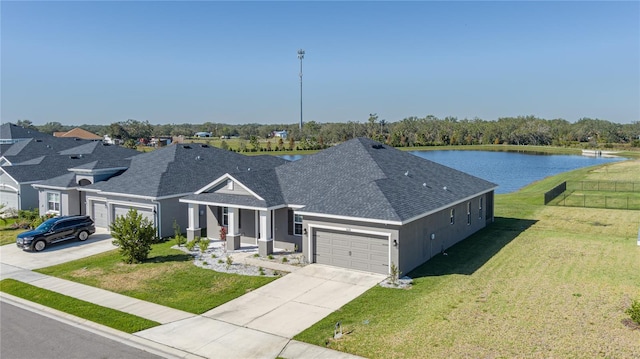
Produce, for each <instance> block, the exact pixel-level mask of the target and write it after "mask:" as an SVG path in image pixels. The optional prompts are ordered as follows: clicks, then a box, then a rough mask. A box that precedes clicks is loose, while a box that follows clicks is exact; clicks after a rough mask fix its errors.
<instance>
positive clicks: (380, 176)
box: [185, 138, 497, 223]
mask: <svg viewBox="0 0 640 359" xmlns="http://www.w3.org/2000/svg"><path fill="white" fill-rule="evenodd" d="M233 178H234V179H235V180H237V181H238V182H240V183H241V184H242V185H244V186H245V187H247V188H248V189H249V190H250V191H251V192H253V193H254V194H255V195H256V196H253V197H254V198H256V199H259V198H258V196H259V197H260V198H262V199H263V202H264V207H267V208H269V207H275V206H278V205H287V206H294V207H298V206H300V207H301V208H300V209H299V210H298V211H299V212H300V213H302V214H313V215H320V216H336V217H341V218H357V219H370V220H376V221H386V222H389V223H407V222H410V221H412V220H414V219H417V218H419V217H420V216H424V215H425V214H426V213H430V212H433V211H437V210H440V209H442V208H443V207H446V206H450V205H451V204H454V203H460V202H462V201H465V200H469V199H471V198H472V197H475V196H477V195H478V194H481V193H486V192H489V191H491V190H493V189H495V188H496V187H497V185H496V184H494V183H491V182H488V181H485V180H483V179H480V178H477V177H474V176H471V175H469V174H466V173H464V172H461V171H458V170H455V169H453V168H449V167H447V166H443V165H440V164H437V163H435V162H432V161H429V160H426V159H423V158H420V157H418V156H415V155H412V154H410V153H407V152H403V151H399V150H397V149H395V148H393V147H390V146H386V145H383V144H381V143H378V142H375V141H373V140H370V139H366V138H357V139H353V140H350V141H347V142H345V143H342V144H340V145H338V146H335V147H332V148H329V149H327V150H324V151H321V152H318V153H317V154H314V155H309V156H305V157H303V158H302V159H300V160H298V161H294V162H289V163H285V164H282V165H280V166H278V167H275V168H272V169H270V170H263V171H255V172H254V171H251V172H242V173H240V174H235V175H233ZM213 189H214V186H213V183H212V187H211V190H213ZM207 191H208V190H206V189H203V192H207ZM212 192H213V191H212ZM240 197H243V196H229V195H228V194H222V193H220V194H217V193H202V194H193V195H190V196H188V197H186V198H185V200H186V201H196V202H197V201H212V202H214V203H228V204H235V205H243V204H244V203H245V202H247V199H246V198H240ZM244 197H249V196H244ZM225 200H226V201H228V202H224V201H225ZM253 202H254V203H255V204H256V205H257V204H259V202H257V201H255V200H254V201H253Z"/></svg>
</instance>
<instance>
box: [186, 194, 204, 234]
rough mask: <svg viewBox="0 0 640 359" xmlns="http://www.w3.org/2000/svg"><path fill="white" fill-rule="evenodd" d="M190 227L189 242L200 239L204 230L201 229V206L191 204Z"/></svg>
mask: <svg viewBox="0 0 640 359" xmlns="http://www.w3.org/2000/svg"><path fill="white" fill-rule="evenodd" d="M188 214H189V227H187V240H190V241H191V240H193V239H194V238H195V237H200V235H201V233H202V230H201V229H200V205H199V204H195V203H189V210H188Z"/></svg>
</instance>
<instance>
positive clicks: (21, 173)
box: [0, 124, 138, 210]
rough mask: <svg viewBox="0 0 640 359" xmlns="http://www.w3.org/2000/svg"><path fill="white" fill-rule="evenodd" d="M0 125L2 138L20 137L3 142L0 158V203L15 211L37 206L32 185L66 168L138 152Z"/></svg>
mask: <svg viewBox="0 0 640 359" xmlns="http://www.w3.org/2000/svg"><path fill="white" fill-rule="evenodd" d="M0 128H1V129H2V131H1V132H2V136H3V138H5V139H6V138H7V137H9V135H7V133H10V134H11V136H14V137H13V138H14V139H15V138H18V137H20V138H21V140H20V141H16V142H14V143H13V144H11V145H8V144H5V145H2V156H1V157H0V203H3V204H5V206H7V207H8V208H15V209H17V210H23V209H34V208H39V200H38V190H37V189H36V188H34V187H33V185H34V184H38V183H41V182H43V181H46V180H50V179H52V178H56V177H58V176H61V175H64V174H66V173H68V171H67V169H68V168H73V167H76V166H78V165H83V164H86V163H90V162H92V161H97V160H105V159H114V158H118V159H120V158H125V157H130V156H132V155H135V154H138V152H136V151H133V150H128V149H124V148H119V147H113V146H104V145H103V144H102V143H101V142H95V141H87V140H82V139H79V138H57V137H53V136H51V135H48V134H43V133H40V132H38V131H35V130H26V129H22V128H21V127H19V126H16V125H13V124H3V125H2V126H1V127H0ZM20 129H22V130H20ZM20 131H22V133H18V132H20ZM26 136H32V137H30V138H28V137H26Z"/></svg>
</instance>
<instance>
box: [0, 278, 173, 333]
mask: <svg viewBox="0 0 640 359" xmlns="http://www.w3.org/2000/svg"><path fill="white" fill-rule="evenodd" d="M0 291H2V292H5V293H8V294H11V295H14V296H16V297H20V298H24V299H27V300H29V301H31V302H35V303H38V304H42V305H45V306H47V307H51V308H54V309H57V310H59V311H62V312H65V313H69V314H71V315H75V316H76V317H80V318H84V319H87V320H90V321H92V322H95V323H98V324H102V325H105V326H108V327H111V328H114V329H117V330H120V331H123V332H126V333H135V332H138V331H141V330H145V329H149V328H153V327H155V326H157V325H160V323H158V322H154V321H152V320H148V319H145V318H140V317H138V316H135V315H133V314H129V313H124V312H121V311H118V310H115V309H111V308H105V307H102V306H99V305H96V304H93V303H89V302H85V301H83V300H80V299H76V298H72V297H68V296H66V295H64V294H60V293H56V292H52V291H50V290H47V289H42V288H38V287H35V286H32V285H31V284H27V283H22V282H19V281H17V280H14V279H4V280H2V281H0Z"/></svg>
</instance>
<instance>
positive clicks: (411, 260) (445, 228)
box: [398, 195, 488, 274]
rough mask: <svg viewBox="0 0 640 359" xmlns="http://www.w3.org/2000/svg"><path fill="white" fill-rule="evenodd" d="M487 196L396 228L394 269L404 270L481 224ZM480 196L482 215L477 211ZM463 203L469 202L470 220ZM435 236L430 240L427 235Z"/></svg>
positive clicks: (476, 229) (464, 235)
mask: <svg viewBox="0 0 640 359" xmlns="http://www.w3.org/2000/svg"><path fill="white" fill-rule="evenodd" d="M486 196H487V195H482V196H478V197H476V198H473V199H471V200H470V201H467V202H464V203H460V204H458V205H456V206H452V207H449V208H447V209H444V210H442V211H439V212H437V213H434V214H432V215H429V216H427V217H424V218H421V219H418V220H416V221H413V222H411V223H408V224H405V225H404V226H402V228H401V229H400V240H399V244H398V248H399V251H400V261H399V265H398V269H399V270H400V271H401V272H402V273H405V274H406V273H408V272H410V271H411V270H413V269H415V268H416V267H418V266H419V265H421V264H422V263H424V262H426V261H427V260H429V259H430V258H432V257H433V256H435V255H437V254H440V253H441V252H442V251H444V250H446V249H447V248H449V247H451V246H452V245H454V244H456V243H458V242H459V241H461V240H463V239H465V238H467V237H468V236H470V235H471V234H473V233H475V232H477V231H478V230H480V229H482V228H484V227H485V225H486V223H487V220H486V213H487V208H488V207H487V204H486V203H487V199H486ZM481 197H482V198H483V206H482V207H483V208H482V215H481V216H480V213H479V205H480V198H481ZM467 203H471V216H470V223H469V224H467ZM451 209H455V221H454V224H451ZM432 234H433V235H434V236H435V238H434V239H431V235H432Z"/></svg>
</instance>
